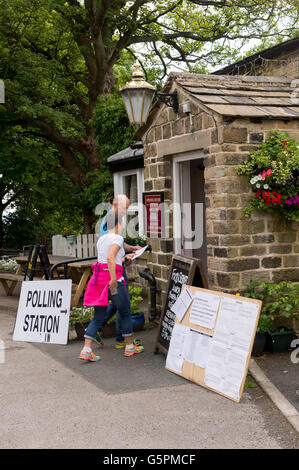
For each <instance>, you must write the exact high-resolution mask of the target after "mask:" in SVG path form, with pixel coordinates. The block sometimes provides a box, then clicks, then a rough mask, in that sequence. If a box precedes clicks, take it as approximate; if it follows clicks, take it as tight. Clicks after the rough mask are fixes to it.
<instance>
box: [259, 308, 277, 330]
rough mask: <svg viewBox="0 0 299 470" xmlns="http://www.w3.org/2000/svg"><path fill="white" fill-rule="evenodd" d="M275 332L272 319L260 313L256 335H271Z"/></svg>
mask: <svg viewBox="0 0 299 470" xmlns="http://www.w3.org/2000/svg"><path fill="white" fill-rule="evenodd" d="M274 330H275V327H274V321H273V318H272V317H271V316H270V315H266V314H264V313H262V314H261V315H260V318H259V322H258V326H257V330H256V331H257V333H269V334H271V333H273V332H274Z"/></svg>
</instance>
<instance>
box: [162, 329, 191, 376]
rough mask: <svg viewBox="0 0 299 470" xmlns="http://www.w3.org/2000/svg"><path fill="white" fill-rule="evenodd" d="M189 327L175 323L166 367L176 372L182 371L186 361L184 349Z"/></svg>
mask: <svg viewBox="0 0 299 470" xmlns="http://www.w3.org/2000/svg"><path fill="white" fill-rule="evenodd" d="M188 332H189V328H188V327H187V326H184V325H179V324H178V323H175V324H174V326H173V330H172V335H171V340H170V344H169V349H168V354H167V358H166V367H167V369H171V370H173V371H175V372H178V373H181V372H182V367H183V363H184V354H183V352H184V349H185V347H186V346H185V343H186V340H187V334H188Z"/></svg>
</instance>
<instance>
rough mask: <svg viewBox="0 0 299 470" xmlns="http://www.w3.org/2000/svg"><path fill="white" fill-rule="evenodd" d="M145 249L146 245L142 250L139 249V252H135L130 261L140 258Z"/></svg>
mask: <svg viewBox="0 0 299 470" xmlns="http://www.w3.org/2000/svg"><path fill="white" fill-rule="evenodd" d="M147 247H148V245H146V246H144V247H143V248H139V250H136V251H135V253H134V256H133V258H132V260H134V259H136V258H138V257H139V256H141V255H142V254H143V253H144V252H145V250H146V249H147Z"/></svg>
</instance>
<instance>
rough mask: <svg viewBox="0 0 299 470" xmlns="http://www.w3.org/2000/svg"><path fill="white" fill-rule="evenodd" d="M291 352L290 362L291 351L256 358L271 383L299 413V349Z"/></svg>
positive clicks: (265, 354)
mask: <svg viewBox="0 0 299 470" xmlns="http://www.w3.org/2000/svg"><path fill="white" fill-rule="evenodd" d="M296 350H297V351H298V352H296V351H294V352H293V356H294V357H293V356H292V357H293V361H294V362H292V360H291V351H288V352H284V353H274V354H271V353H264V354H263V355H262V356H260V357H256V358H255V360H256V362H257V364H258V365H259V366H260V367H261V369H262V370H263V371H264V373H265V374H266V376H267V377H268V378H269V379H270V380H271V382H272V383H273V384H274V385H275V386H276V387H277V388H278V390H280V391H281V393H283V395H284V396H285V397H286V398H287V399H288V400H289V402H290V403H291V404H292V405H293V406H294V407H295V408H296V409H297V411H299V395H298V394H297V393H296V391H297V390H298V392H299V349H298V344H297V346H296Z"/></svg>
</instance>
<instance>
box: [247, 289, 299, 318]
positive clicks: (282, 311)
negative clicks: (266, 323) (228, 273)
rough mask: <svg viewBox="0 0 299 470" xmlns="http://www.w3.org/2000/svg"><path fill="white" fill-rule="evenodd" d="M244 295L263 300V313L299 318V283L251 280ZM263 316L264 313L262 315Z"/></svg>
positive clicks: (273, 316) (271, 315)
mask: <svg viewBox="0 0 299 470" xmlns="http://www.w3.org/2000/svg"><path fill="white" fill-rule="evenodd" d="M243 295H244V297H248V298H252V299H259V300H262V302H263V305H262V314H265V315H267V316H270V318H271V319H272V320H273V319H275V318H277V317H285V318H295V319H296V318H297V319H298V318H299V311H298V308H299V285H298V284H295V283H292V282H287V281H281V282H279V283H277V284H276V283H274V282H265V281H250V283H249V284H248V285H247V288H246V291H245V293H244V294H243ZM261 316H262V315H261Z"/></svg>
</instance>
